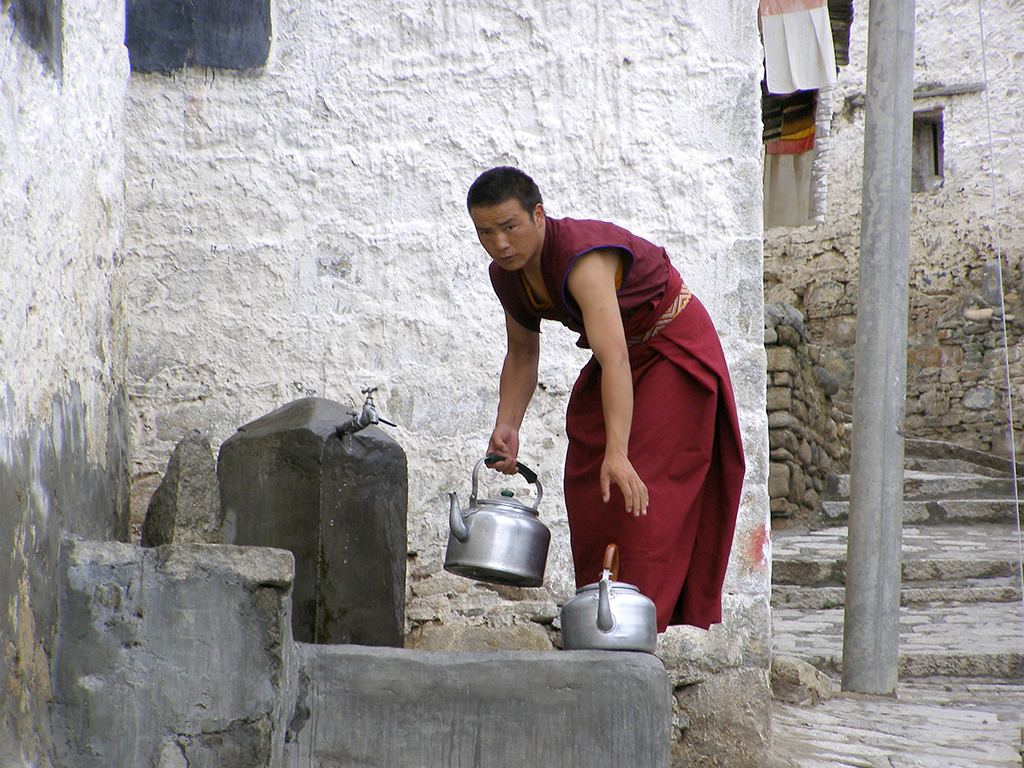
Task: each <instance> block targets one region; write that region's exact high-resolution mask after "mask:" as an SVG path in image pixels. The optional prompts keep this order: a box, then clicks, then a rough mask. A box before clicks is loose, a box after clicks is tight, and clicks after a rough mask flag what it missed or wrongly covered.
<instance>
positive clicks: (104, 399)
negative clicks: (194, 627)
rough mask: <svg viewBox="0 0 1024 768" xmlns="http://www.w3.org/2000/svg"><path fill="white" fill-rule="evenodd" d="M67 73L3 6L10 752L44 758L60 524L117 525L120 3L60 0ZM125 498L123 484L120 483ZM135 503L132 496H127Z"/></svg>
mask: <svg viewBox="0 0 1024 768" xmlns="http://www.w3.org/2000/svg"><path fill="white" fill-rule="evenodd" d="M62 26H63V38H64V49H63V76H60V75H59V74H57V73H55V72H54V71H53V69H52V68H50V67H49V66H47V65H45V64H44V63H43V62H42V61H41V59H40V57H39V56H38V54H37V53H36V52H35V51H34V50H33V49H32V48H30V47H29V46H28V45H27V44H26V43H25V42H24V40H23V38H22V36H21V35H20V34H18V32H17V31H16V30H15V29H14V25H13V23H12V17H11V15H10V13H9V9H8V5H7V4H4V5H3V8H2V10H0V318H2V320H0V648H2V649H3V650H2V651H0V765H5V766H6V765H15V764H17V765H30V764H31V765H40V766H42V765H48V764H49V763H48V762H47V750H48V748H49V742H50V737H49V713H50V707H51V706H52V693H51V682H52V681H51V679H50V659H51V657H52V654H53V636H54V632H55V629H56V627H55V620H56V614H57V578H56V572H57V547H58V543H59V540H60V535H61V533H62V532H70V533H73V534H77V535H82V536H90V537H95V538H112V537H114V536H116V535H117V534H118V533H119V529H123V530H124V531H126V530H127V519H126V516H125V519H124V520H123V523H124V525H119V524H118V520H117V517H118V514H119V511H118V508H117V505H118V493H119V490H118V480H117V478H118V476H119V475H124V474H126V470H127V458H126V453H125V449H126V445H125V440H126V436H125V430H124V428H123V424H121V425H120V426H119V414H120V411H119V408H120V404H122V400H121V399H120V398H119V395H118V390H119V388H120V386H121V385H122V384H123V381H124V371H125V364H126V359H127V353H126V334H125V328H124V315H123V312H124V295H125V287H124V279H123V276H122V275H121V273H120V271H119V267H120V262H121V259H122V256H123V254H122V251H121V241H122V237H123V232H124V154H123V143H122V114H123V110H124V94H125V88H126V86H127V79H128V52H127V50H125V48H124V45H123V41H124V13H123V4H121V3H119V2H113V1H111V0H64V3H63V24H62ZM122 490H123V491H124V495H125V500H126V495H127V486H126V485H125V486H124V487H123V489H122ZM125 506H126V505H125Z"/></svg>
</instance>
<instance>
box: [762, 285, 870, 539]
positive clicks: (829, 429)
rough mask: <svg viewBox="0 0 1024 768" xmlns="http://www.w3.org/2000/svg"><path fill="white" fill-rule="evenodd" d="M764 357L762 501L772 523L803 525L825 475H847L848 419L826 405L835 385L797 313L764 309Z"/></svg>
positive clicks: (814, 506) (777, 307)
mask: <svg viewBox="0 0 1024 768" xmlns="http://www.w3.org/2000/svg"><path fill="white" fill-rule="evenodd" d="M764 345H765V350H766V352H767V353H768V398H767V399H768V444H769V447H770V449H771V453H770V457H771V464H770V471H769V474H768V496H769V498H770V499H771V512H772V520H773V522H774V521H776V520H779V521H781V520H786V521H787V522H788V523H790V524H793V523H801V524H807V523H808V522H811V521H812V519H813V518H814V516H815V515H816V514H817V512H818V501H819V499H820V497H821V495H822V493H823V491H824V490H825V488H826V484H827V478H828V475H829V474H833V473H840V472H846V471H849V451H850V449H849V436H848V432H847V427H846V424H847V422H848V420H849V419H848V417H847V416H845V415H844V414H843V413H842V412H841V411H840V410H839V408H837V407H836V406H835V405H834V404H833V403H832V396H833V395H835V394H836V393H837V392H838V391H839V381H838V379H836V378H835V377H834V376H833V375H832V374H830V373H829V372H828V371H827V370H826V369H825V368H824V367H823V366H822V365H821V349H820V348H819V347H818V346H817V345H816V344H810V343H808V340H807V335H806V332H805V331H804V327H803V317H802V316H801V315H800V313H799V311H797V310H796V309H794V308H793V307H790V306H789V305H787V304H773V305H769V306H767V307H765V330H764Z"/></svg>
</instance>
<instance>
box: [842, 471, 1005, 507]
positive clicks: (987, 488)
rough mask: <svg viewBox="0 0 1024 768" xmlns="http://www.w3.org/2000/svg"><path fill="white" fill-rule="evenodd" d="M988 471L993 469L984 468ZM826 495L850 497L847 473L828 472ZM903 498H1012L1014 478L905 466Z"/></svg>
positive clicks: (928, 499)
mask: <svg viewBox="0 0 1024 768" xmlns="http://www.w3.org/2000/svg"><path fill="white" fill-rule="evenodd" d="M986 471H989V472H991V471H992V470H986ZM1017 488H1018V492H1019V493H1020V495H1021V496H1024V480H1018V483H1017ZM826 493H827V495H828V497H829V498H830V499H832V500H836V501H846V500H849V498H850V476H849V475H830V476H829V477H828V482H827V485H826ZM903 499H904V501H932V500H940V499H941V500H946V499H1013V478H1012V477H1005V476H991V475H985V474H977V473H945V474H942V473H933V472H921V471H918V470H915V469H906V470H904V472H903Z"/></svg>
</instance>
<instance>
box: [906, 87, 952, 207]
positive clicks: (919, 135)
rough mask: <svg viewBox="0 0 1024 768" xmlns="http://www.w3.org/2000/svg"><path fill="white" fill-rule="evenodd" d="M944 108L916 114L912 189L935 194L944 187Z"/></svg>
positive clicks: (911, 175)
mask: <svg viewBox="0 0 1024 768" xmlns="http://www.w3.org/2000/svg"><path fill="white" fill-rule="evenodd" d="M942 140H943V132H942V108H941V107H938V108H936V109H929V110H925V111H921V112H915V113H914V155H913V158H912V159H911V165H910V189H911V191H913V192H934V191H936V190H937V189H938V188H939V187H941V186H942V179H943V165H944V158H943V151H942Z"/></svg>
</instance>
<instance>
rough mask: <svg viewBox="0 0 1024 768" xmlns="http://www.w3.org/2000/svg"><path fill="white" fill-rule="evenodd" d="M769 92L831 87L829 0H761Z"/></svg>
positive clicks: (832, 50)
mask: <svg viewBox="0 0 1024 768" xmlns="http://www.w3.org/2000/svg"><path fill="white" fill-rule="evenodd" d="M757 12H758V17H759V19H760V22H761V37H762V40H763V41H764V67H765V75H766V77H767V82H768V92H769V93H792V92H793V91H811V90H816V89H819V88H831V87H832V86H833V85H834V84H835V82H836V54H835V47H834V44H833V41H832V25H831V23H830V22H829V18H828V0H760V3H759V5H758V11H757Z"/></svg>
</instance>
